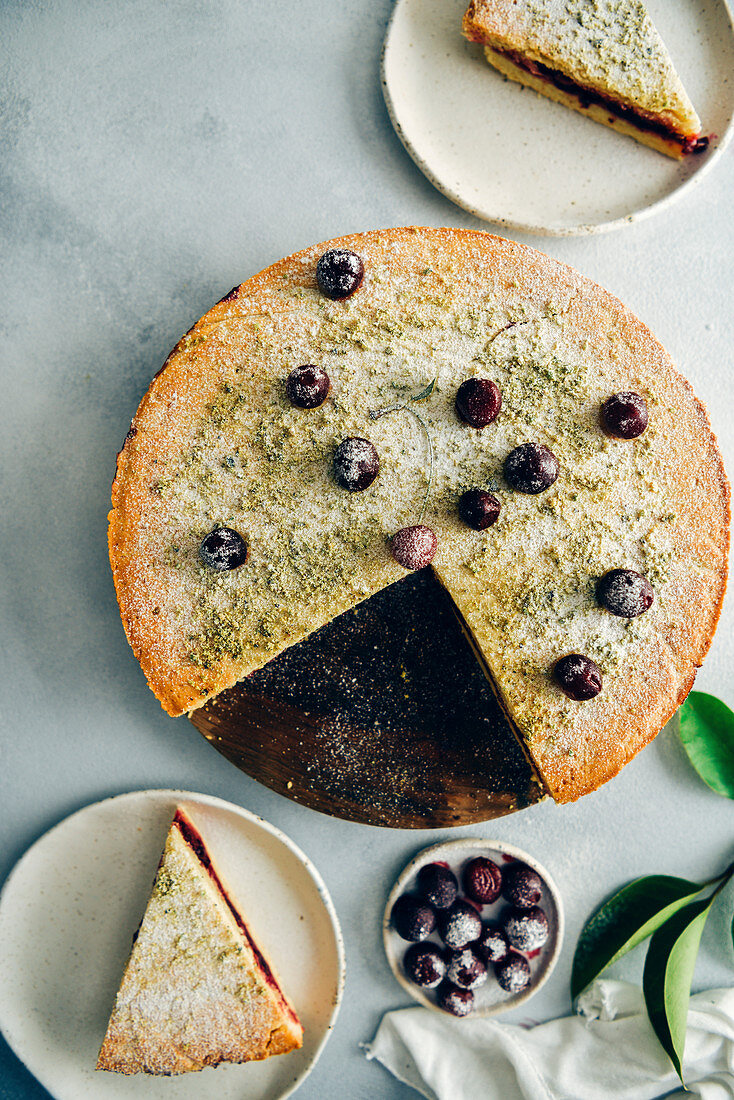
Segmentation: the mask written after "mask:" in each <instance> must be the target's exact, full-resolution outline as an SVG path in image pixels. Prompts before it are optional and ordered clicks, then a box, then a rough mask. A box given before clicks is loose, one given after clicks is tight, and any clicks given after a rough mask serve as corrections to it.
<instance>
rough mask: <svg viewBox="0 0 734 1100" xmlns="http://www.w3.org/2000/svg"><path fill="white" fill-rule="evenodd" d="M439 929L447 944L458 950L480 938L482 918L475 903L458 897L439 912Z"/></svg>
mask: <svg viewBox="0 0 734 1100" xmlns="http://www.w3.org/2000/svg"><path fill="white" fill-rule="evenodd" d="M438 931H439V933H440V936H441V939H442V940H443V942H444V943H445V944H446V946H447V947H450V948H451V949H452V950H453V951H456V950H458V949H459V948H460V947H466V945H467V944H468V943H473V942H474V940H478V939H479V937H480V936H481V934H482V920H481V917H480V916H479V913H478V912H477V911H476V909H475V908H474V906H473V905H470V903H469V902H468V901H464V899H463V898H457V899H456V901H455V902H454V904H453V905H451V906H449V908H448V909H444V910H442V911H441V912H439V914H438Z"/></svg>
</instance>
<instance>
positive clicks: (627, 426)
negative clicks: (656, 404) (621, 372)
mask: <svg viewBox="0 0 734 1100" xmlns="http://www.w3.org/2000/svg"><path fill="white" fill-rule="evenodd" d="M601 420H602V424H603V425H604V427H605V428H606V430H607V431H608V432H609V434H610V435H614V436H617V438H618V439H637V437H638V436H640V435H642V433H643V432H644V430H645V428H646V427H647V425H648V412H647V402H646V401H645V398H644V397H643V396H642V394H639V393H632V392H628V393H613V394H612V396H611V397H608V398H607V399H606V401H605V402H604V404H603V405H602V407H601Z"/></svg>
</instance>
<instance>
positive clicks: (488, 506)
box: [459, 489, 501, 531]
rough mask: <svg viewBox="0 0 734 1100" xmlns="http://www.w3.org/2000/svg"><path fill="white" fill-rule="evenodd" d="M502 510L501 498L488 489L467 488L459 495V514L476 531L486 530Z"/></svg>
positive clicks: (495, 520)
mask: <svg viewBox="0 0 734 1100" xmlns="http://www.w3.org/2000/svg"><path fill="white" fill-rule="evenodd" d="M500 510H501V505H500V502H499V500H498V499H497V497H496V496H495V495H494V493H489V492H487V490H486V489H467V491H466V492H465V493H462V494H461V496H460V497H459V515H460V516H461V519H462V520H463V521H464V523H465V524H466V525H467V527H471V528H472V530H474V531H486V529H487V528H488V527H491V526H492V524H493V523H496V522H497V520H498V519H499V514H500Z"/></svg>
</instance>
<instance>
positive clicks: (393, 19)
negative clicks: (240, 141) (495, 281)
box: [380, 0, 734, 237]
mask: <svg viewBox="0 0 734 1100" xmlns="http://www.w3.org/2000/svg"><path fill="white" fill-rule="evenodd" d="M406 2H407V0H396V2H395V6H394V8H393V10H392V14H391V16H390V19H389V22H388V25H387V31H386V34H385V39H384V42H383V45H382V54H381V57H380V82H381V84H382V93H383V96H384V99H385V106H386V107H387V113H388V115H389V116H390V122H391V123H392V126H393V129H394V130H395V133H396V134H397V136H398V137H399V138H400V141H401V143H402V145H403V147H404V149H405V150H406V152H407V153H408V154H409V156H410V157H411V159H412V160H413V162H414V163H415V164H416V165H417V166H418V168H419V169H420V170H421V172H422V173H423V175H424V176H425V177H426V179H427V180H429V182H430V183H432V184H433V186H434V187H435V188H436V190H437V191H440V192H441V194H442V195H445V196H446V198H447V199H450V200H451V202H453V203H455V204H456V206H459V207H461V208H462V210H466V211H467V213H469V214H473V215H474V217H475V218H480V219H481V220H482V221H486V222H491V223H492V224H493V225H499V226H502V227H503V228H504V229H512V230H515V231H517V232H521V233H534V234H536V235H538V236H541V237H588V236H591V235H592V234H596V233H609V232H611V231H612V230H614V229H622V228H624V227H625V226H628V225H632V224H633V223H635V222H639V221H642V220H643V219H645V218H649V217H650V216H651V215H652V214H657V213H658V212H659V211H662V210H665V209H666V208H667V207H669V206H671V205H672V204H673V203H674V202H676V201H677V200H678V199H679V198H682V197H683V195H687V194H688V193H689V192H690V191H692V190H693V188H694V187H696V186H697V185H698V184H699V183H701V181H702V180H703V179H704V178H705V177H706V176H707V175H708V174H709V172H710V171H711V169H712V168H713V166H714V165H715V164H716V162H717V161H718V160H719V158H720V157H721V155H722V154H723V153H724V152H725V150H726V148H727V146H728V145H729V142H730V141H731V138H732V135H733V134H734V113H732V115H731V118H730V119H729V123H728V125H727V127H726V129H725V130H724V133H723V134H721V135H720V137H719V138H718V143H717V145H716V148H715V149H714V150H713V151H712V152H711V154H710V155H709V156H707V157H706V158H705V160H704V161H703V162H702V163H701V166H700V168H698V169H697V170H696V171H695V172H694V173H693V175H692V176H690V177H689V179H687V180H684V182H683V183H681V184H679V185H678V186H677V187H674V188H673V189H672V190H671V191H670V192H669V193H668V194H666V195H664V196H663V197H662V198H660V199H658V200H657V201H656V202H652V203H650V204H649V205H648V206H644V207H641V208H640V209H639V210H633V211H631V212H630V213H629V214H625V215H623V216H622V217H619V218H613V219H612V220H610V221H604V222H597V223H593V222H592V223H586V224H582V225H577V226H548V225H538V224H536V223H534V222H524V221H518V220H516V219H513V218H507V217H505V216H504V215H503V214H501V213H498V212H497V211H496V210H484V209H482V208H480V207H478V206H475V205H474V204H473V203H471V202H469V201H468V200H467V199H465V198H464V197H463V196H462V195H461V193H460V192H459V191H456V190H455V189H454V188H452V187H450V186H449V185H448V184H446V183H444V182H443V180H442V179H441V178H440V176H439V175H437V174H436V172H435V171H434V170H433V168H431V166H430V165H429V164H428V162H427V161H426V160H425V158H424V157H423V156H422V155H421V154H420V153H419V152H418V150H417V149H416V148H415V146H414V145H413V143H412V141H411V140H410V137H409V136H408V134H407V133H406V131H405V130H404V129H403V126H402V124H401V122H400V119H399V117H398V110H397V107H396V104H395V101H394V97H393V94H392V92H391V90H390V79H389V76H388V69H387V54H388V50H389V47H390V36H391V34H392V31H393V27H394V26H395V25H396V23H397V20H398V19H399V18H400V14H401V9H402V7H403V6H404V4H405V3H406ZM720 3H721V5H722V7H723V9H724V12H725V14H726V16H727V18H728V23H729V28H730V31H731V35H732V38H734V13H733V12H732V7H731V4H730V2H729V0H720ZM661 155H662V154H661Z"/></svg>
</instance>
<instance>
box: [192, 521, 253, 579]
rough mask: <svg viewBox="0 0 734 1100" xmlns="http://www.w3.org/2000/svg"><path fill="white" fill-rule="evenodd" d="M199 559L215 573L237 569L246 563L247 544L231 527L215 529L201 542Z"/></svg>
mask: <svg viewBox="0 0 734 1100" xmlns="http://www.w3.org/2000/svg"><path fill="white" fill-rule="evenodd" d="M199 558H200V559H201V561H202V562H203V563H204V565H206V566H208V567H209V569H214V570H215V571H216V572H217V573H224V572H226V571H227V570H228V569H238V568H239V567H240V566H241V565H244V564H245V562H246V561H247V543H246V542H245V540H244V539H243V538H242V535H240V534H239V533H238V532H237V531H233V530H232V528H231V527H215V528H214V530H213V531H210V532H209V534H208V535H205V536H204V538H203V539H202V540H201V545H200V546H199Z"/></svg>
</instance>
